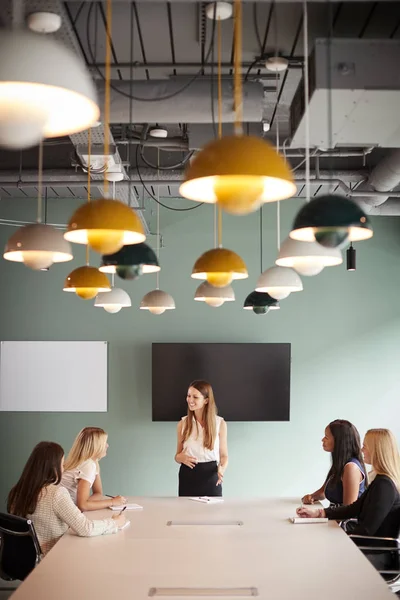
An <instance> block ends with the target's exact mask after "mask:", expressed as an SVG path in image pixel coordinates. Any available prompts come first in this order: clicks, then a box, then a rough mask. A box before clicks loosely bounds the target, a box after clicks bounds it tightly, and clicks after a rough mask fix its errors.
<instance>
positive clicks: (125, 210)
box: [64, 198, 146, 254]
mask: <svg viewBox="0 0 400 600" xmlns="http://www.w3.org/2000/svg"><path fill="white" fill-rule="evenodd" d="M64 238H65V239H66V240H68V241H69V242H73V243H75V244H88V245H89V246H90V247H91V248H92V249H93V250H94V251H95V252H99V253H100V254H113V253H114V252H118V250H120V249H121V248H122V246H126V245H130V244H139V243H140V242H143V241H144V240H145V239H146V236H145V234H144V230H143V226H142V223H141V221H140V219H139V217H138V216H137V214H136V213H135V212H134V210H132V208H130V207H129V206H127V205H126V204H123V203H122V202H120V201H119V200H111V199H107V198H100V199H98V200H93V201H92V202H88V203H86V204H82V206H80V207H79V208H78V209H77V210H76V211H75V212H74V214H73V215H72V217H71V219H70V221H69V223H68V227H67V231H66V232H65V233H64Z"/></svg>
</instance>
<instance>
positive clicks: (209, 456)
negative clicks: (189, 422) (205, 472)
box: [182, 417, 223, 463]
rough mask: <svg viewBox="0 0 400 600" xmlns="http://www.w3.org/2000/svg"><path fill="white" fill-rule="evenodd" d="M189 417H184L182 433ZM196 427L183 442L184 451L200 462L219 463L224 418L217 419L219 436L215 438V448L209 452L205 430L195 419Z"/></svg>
mask: <svg viewBox="0 0 400 600" xmlns="http://www.w3.org/2000/svg"><path fill="white" fill-rule="evenodd" d="M186 419H187V417H182V432H183V429H184V426H185V422H186ZM193 420H194V427H193V429H192V433H191V434H190V437H189V438H188V439H187V440H186V441H184V442H183V450H184V451H185V452H186V454H188V455H189V456H193V457H194V458H197V461H198V462H211V461H214V460H215V461H217V463H219V430H220V428H221V423H222V421H223V419H222V417H216V421H217V423H216V425H217V428H216V429H217V435H216V438H215V443H214V448H213V449H212V450H209V449H208V448H204V430H203V427H202V426H201V425H200V423H199V422H198V421H197V420H196V418H195V417H193Z"/></svg>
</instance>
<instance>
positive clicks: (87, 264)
mask: <svg viewBox="0 0 400 600" xmlns="http://www.w3.org/2000/svg"><path fill="white" fill-rule="evenodd" d="M91 162H92V129H91V127H89V129H88V169H87V201H88V204H89V203H90V201H91V199H92V196H91V193H92V187H91V186H92V180H91V176H90V171H91V169H90V167H91ZM86 266H87V267H88V266H89V244H86Z"/></svg>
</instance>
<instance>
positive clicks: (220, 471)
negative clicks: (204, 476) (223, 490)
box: [217, 465, 224, 485]
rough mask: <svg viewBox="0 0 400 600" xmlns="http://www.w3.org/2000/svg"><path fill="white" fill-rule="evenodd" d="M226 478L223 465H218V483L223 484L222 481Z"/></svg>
mask: <svg viewBox="0 0 400 600" xmlns="http://www.w3.org/2000/svg"><path fill="white" fill-rule="evenodd" d="M223 480H224V469H223V468H222V467H221V465H219V466H218V481H217V485H221V483H222V482H223Z"/></svg>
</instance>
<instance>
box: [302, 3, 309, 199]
mask: <svg viewBox="0 0 400 600" xmlns="http://www.w3.org/2000/svg"><path fill="white" fill-rule="evenodd" d="M303 46H304V108H305V114H304V121H305V143H306V147H305V175H306V202H310V198H311V182H310V107H309V103H310V89H309V80H308V8H307V0H305V1H304V2H303Z"/></svg>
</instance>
